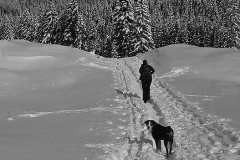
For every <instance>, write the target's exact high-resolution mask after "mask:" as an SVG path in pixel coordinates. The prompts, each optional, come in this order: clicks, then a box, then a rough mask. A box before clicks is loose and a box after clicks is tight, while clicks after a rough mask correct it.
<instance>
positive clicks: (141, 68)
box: [139, 66, 143, 75]
mask: <svg viewBox="0 0 240 160" xmlns="http://www.w3.org/2000/svg"><path fill="white" fill-rule="evenodd" d="M142 72H143V67H142V66H141V67H140V69H139V73H140V74H141V75H142Z"/></svg>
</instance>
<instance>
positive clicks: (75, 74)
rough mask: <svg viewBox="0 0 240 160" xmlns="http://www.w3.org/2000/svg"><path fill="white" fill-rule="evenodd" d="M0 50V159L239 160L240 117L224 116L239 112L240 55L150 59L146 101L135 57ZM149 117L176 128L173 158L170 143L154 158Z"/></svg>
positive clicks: (15, 47)
mask: <svg viewBox="0 0 240 160" xmlns="http://www.w3.org/2000/svg"><path fill="white" fill-rule="evenodd" d="M193 52H194V53H195V54H191V53H193ZM0 53H1V55H0V62H1V63H0V88H1V90H0V101H1V107H0V121H1V123H0V151H1V154H0V159H3V160H13V159H17V160H32V159H34V160H46V159H51V160H57V159H58V160H66V159H69V160H77V159H81V160H82V159H86V160H87V159H88V160H136V159H139V160H160V159H162V160H165V159H170V160H178V159H179V160H180V159H184V160H195V159H200V160H203V159H204V160H207V159H233V160H237V159H240V157H239V153H240V143H239V136H238V135H239V132H238V130H239V129H238V127H237V125H232V124H234V123H233V122H234V120H235V121H237V119H234V118H238V117H234V116H232V115H231V114H230V117H227V115H226V112H224V110H223V109H225V110H227V111H228V112H235V110H232V109H238V108H237V107H236V105H235V106H234V105H232V104H237V102H238V101H237V100H238V99H237V98H236V97H237V96H238V94H237V93H238V90H237V87H233V86H234V85H237V84H238V82H237V80H238V71H239V70H238V64H237V62H238V54H237V52H236V51H232V50H227V49H223V50H220V49H208V48H206V49H205V50H200V49H198V48H197V47H192V46H185V45H173V46H168V47H164V48H161V49H158V50H156V51H154V52H152V53H151V52H150V53H146V54H144V55H143V57H141V58H142V59H145V58H146V59H148V60H149V62H150V63H151V64H152V65H153V66H154V67H155V69H156V71H157V74H156V77H155V78H154V80H153V83H152V86H151V97H152V99H151V101H149V103H146V104H145V103H143V101H142V98H141V97H142V90H141V85H140V82H139V80H138V78H139V73H138V69H139V67H140V65H141V63H142V60H141V59H139V58H137V57H132V58H125V59H105V58H102V57H96V56H95V55H94V54H91V53H87V52H84V51H80V50H78V49H74V48H69V47H64V46H59V45H45V44H35V43H30V42H27V41H22V40H18V41H17V40H16V41H11V42H8V41H1V42H0ZM196 53H198V54H196ZM181 54H182V55H181ZM144 56H145V57H144ZM231 56H233V57H234V58H232V57H231ZM230 62H231V63H230ZM220 66H221V67H222V68H223V69H219V67H220ZM229 75H231V76H229ZM168 84H169V85H168ZM231 87H232V88H231ZM205 89H207V90H205ZM220 91H221V92H220ZM221 93H224V94H221ZM228 98H231V99H228ZM221 99H223V100H222V101H219V100H221ZM229 100H232V101H231V103H230V104H229V105H230V106H231V107H228V108H227V109H226V107H225V106H224V105H221V104H223V102H224V103H229ZM207 104H208V105H207ZM216 104H219V105H217V106H215V105H216ZM209 106H211V107H209ZM216 108H217V109H216ZM211 109H212V110H211ZM209 113H210V114H209ZM215 113H216V114H215ZM219 113H224V116H222V115H221V114H219ZM216 115H218V116H216ZM147 119H154V120H155V121H157V122H159V123H161V124H162V125H171V126H172V127H173V129H174V131H175V139H174V140H175V143H174V153H173V154H172V155H170V157H169V158H166V157H165V153H166V152H165V149H164V147H163V146H162V148H163V149H162V151H161V152H158V153H157V152H156V151H155V144H154V142H153V141H152V138H151V135H150V134H149V132H148V131H147V130H146V127H145V126H144V124H143V122H144V121H145V120H147ZM228 119H230V121H229V120H228ZM238 122H239V121H238ZM227 124H230V126H229V125H227ZM231 126H232V127H233V128H231ZM162 145H163V144H162Z"/></svg>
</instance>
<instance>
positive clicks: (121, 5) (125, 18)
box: [113, 0, 137, 57]
mask: <svg viewBox="0 0 240 160" xmlns="http://www.w3.org/2000/svg"><path fill="white" fill-rule="evenodd" d="M113 12H114V13H113V26H114V35H113V45H114V49H115V52H117V54H118V55H117V56H118V57H126V56H134V55H136V54H137V53H136V52H134V47H135V44H134V43H133V38H134V37H135V36H136V34H135V33H136V32H135V33H134V29H135V26H134V25H135V22H134V11H133V7H132V3H131V1H128V0H117V2H116V4H115V6H114V9H113Z"/></svg>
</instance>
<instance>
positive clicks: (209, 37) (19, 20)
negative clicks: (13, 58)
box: [0, 0, 240, 57]
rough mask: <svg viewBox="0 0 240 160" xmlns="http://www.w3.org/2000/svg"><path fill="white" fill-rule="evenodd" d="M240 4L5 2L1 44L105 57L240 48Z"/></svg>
mask: <svg viewBox="0 0 240 160" xmlns="http://www.w3.org/2000/svg"><path fill="white" fill-rule="evenodd" d="M239 7H240V0H1V1H0V14H1V16H0V39H1V40H13V39H25V40H28V41H31V42H37V43H45V44H59V45H64V46H71V47H74V48H79V49H81V50H85V51H95V53H96V54H99V55H101V56H105V57H116V56H118V57H126V56H135V55H137V54H139V53H144V52H146V51H148V50H151V49H154V48H159V47H163V46H166V45H171V44H188V45H195V46H199V47H215V48H235V49H239V48H240V10H239Z"/></svg>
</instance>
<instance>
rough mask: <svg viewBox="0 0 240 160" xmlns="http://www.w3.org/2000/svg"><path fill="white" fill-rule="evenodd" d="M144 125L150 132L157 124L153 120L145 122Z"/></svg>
mask: <svg viewBox="0 0 240 160" xmlns="http://www.w3.org/2000/svg"><path fill="white" fill-rule="evenodd" d="M144 124H145V125H146V126H147V129H148V130H152V128H153V126H155V125H156V124H157V122H155V121H154V120H146V121H145V122H144Z"/></svg>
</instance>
